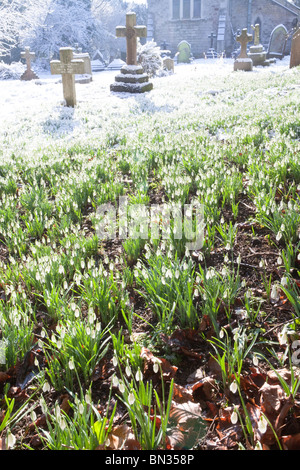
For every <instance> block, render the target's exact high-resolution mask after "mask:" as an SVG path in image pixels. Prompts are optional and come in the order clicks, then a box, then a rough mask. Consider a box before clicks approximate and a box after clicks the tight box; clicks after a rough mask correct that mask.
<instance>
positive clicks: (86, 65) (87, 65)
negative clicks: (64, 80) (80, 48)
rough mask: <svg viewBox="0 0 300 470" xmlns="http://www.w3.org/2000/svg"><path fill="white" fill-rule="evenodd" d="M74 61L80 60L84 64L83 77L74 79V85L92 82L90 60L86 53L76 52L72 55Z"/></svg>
mask: <svg viewBox="0 0 300 470" xmlns="http://www.w3.org/2000/svg"><path fill="white" fill-rule="evenodd" d="M73 57H74V59H81V60H83V62H84V76H80V77H79V78H76V79H75V81H76V83H90V82H91V81H92V80H93V76H92V64H91V58H90V56H89V54H88V52H78V53H77V52H76V53H74V54H73Z"/></svg>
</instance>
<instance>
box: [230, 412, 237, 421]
mask: <svg viewBox="0 0 300 470" xmlns="http://www.w3.org/2000/svg"><path fill="white" fill-rule="evenodd" d="M230 421H231V422H232V424H236V423H237V422H238V414H237V412H236V411H235V410H234V411H233V413H232V414H231V418H230Z"/></svg>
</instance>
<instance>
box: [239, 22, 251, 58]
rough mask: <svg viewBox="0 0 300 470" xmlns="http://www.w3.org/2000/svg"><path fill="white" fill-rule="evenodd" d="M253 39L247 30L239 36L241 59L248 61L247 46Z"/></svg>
mask: <svg viewBox="0 0 300 470" xmlns="http://www.w3.org/2000/svg"><path fill="white" fill-rule="evenodd" d="M252 39H253V36H252V34H248V31H247V28H244V29H243V30H242V33H241V34H240V35H239V36H237V38H236V40H237V41H238V42H240V43H241V52H240V55H239V57H238V58H239V59H247V57H248V55H247V44H248V42H251V41H252Z"/></svg>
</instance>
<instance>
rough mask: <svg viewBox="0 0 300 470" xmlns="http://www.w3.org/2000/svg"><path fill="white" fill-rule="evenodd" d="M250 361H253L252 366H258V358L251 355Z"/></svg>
mask: <svg viewBox="0 0 300 470" xmlns="http://www.w3.org/2000/svg"><path fill="white" fill-rule="evenodd" d="M252 361H253V364H254V365H255V366H256V367H257V366H258V357H257V355H256V354H254V355H253V359H252Z"/></svg>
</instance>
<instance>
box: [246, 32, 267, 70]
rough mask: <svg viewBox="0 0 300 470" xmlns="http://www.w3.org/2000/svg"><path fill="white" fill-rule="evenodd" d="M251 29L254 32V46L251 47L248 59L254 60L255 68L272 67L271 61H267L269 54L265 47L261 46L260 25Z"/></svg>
mask: <svg viewBox="0 0 300 470" xmlns="http://www.w3.org/2000/svg"><path fill="white" fill-rule="evenodd" d="M251 28H252V29H253V30H254V45H253V46H250V48H249V52H248V57H249V58H250V59H252V62H253V65H254V66H257V65H262V66H264V67H265V66H268V65H270V61H269V60H267V52H266V51H265V49H264V46H263V45H262V44H260V39H259V36H260V26H259V24H256V25H255V26H251Z"/></svg>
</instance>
